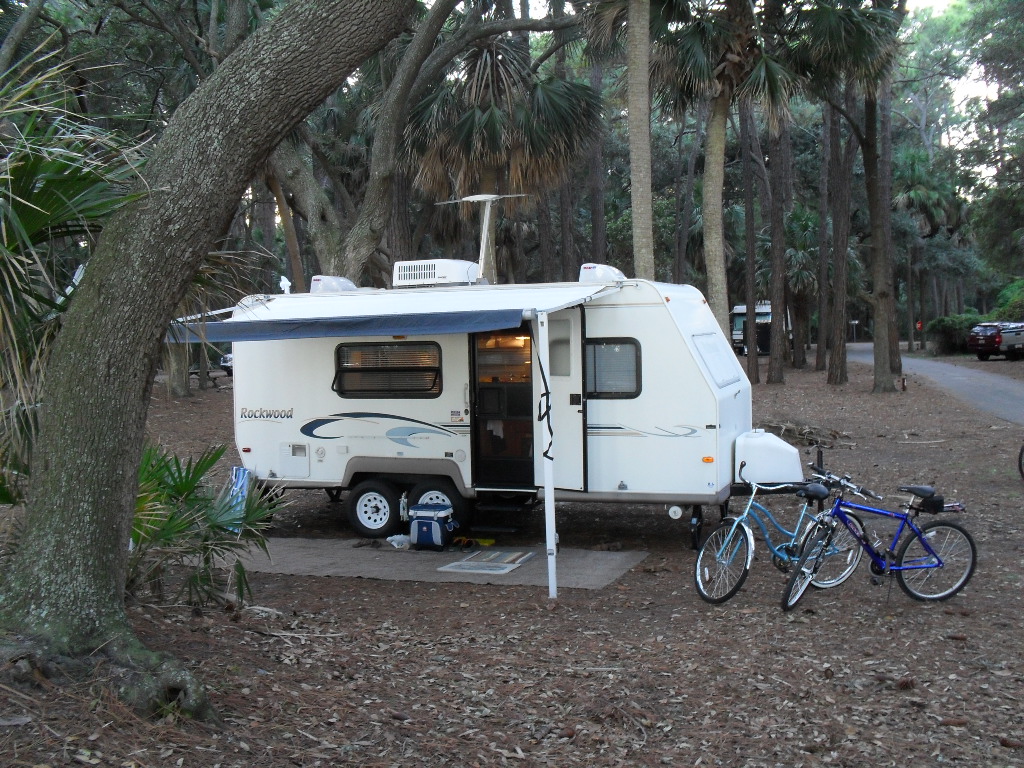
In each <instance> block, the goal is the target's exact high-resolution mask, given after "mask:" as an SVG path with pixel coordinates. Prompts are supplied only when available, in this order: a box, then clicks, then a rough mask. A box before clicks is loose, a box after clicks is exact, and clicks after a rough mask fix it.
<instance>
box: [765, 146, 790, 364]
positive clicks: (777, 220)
mask: <svg viewBox="0 0 1024 768" xmlns="http://www.w3.org/2000/svg"><path fill="white" fill-rule="evenodd" d="M788 140H789V132H788V131H780V132H779V133H778V134H773V135H772V136H771V137H770V138H769V149H768V157H769V158H771V160H770V162H769V164H768V178H769V179H770V184H769V186H770V187H771V190H772V200H771V210H770V213H769V219H770V221H771V237H772V239H771V246H770V250H771V258H772V274H771V302H772V325H771V349H770V351H769V355H768V378H767V382H768V383H769V384H783V383H785V381H786V376H785V373H784V372H783V364H784V363H785V361H786V360H787V359H788V357H789V339H788V338H787V337H788V333H787V329H788V325H789V323H788V322H787V308H786V190H787V188H788V186H789V184H790V183H791V180H792V173H791V171H790V168H789V163H788V162H787V161H788V158H789V153H788V152H787V151H786V150H785V142H787V141H788Z"/></svg>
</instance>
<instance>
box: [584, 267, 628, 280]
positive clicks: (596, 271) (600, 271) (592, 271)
mask: <svg viewBox="0 0 1024 768" xmlns="http://www.w3.org/2000/svg"><path fill="white" fill-rule="evenodd" d="M625 279H626V276H625V275H624V274H622V270H620V269H616V268H615V267H613V266H610V265H608V264H584V265H583V266H582V267H580V282H581V283H618V282H621V281H622V280H625Z"/></svg>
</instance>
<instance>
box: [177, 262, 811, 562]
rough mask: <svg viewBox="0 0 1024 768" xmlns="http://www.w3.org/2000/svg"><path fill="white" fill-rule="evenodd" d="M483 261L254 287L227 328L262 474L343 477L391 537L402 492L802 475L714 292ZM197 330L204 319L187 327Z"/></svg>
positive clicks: (687, 490) (292, 481)
mask: <svg viewBox="0 0 1024 768" xmlns="http://www.w3.org/2000/svg"><path fill="white" fill-rule="evenodd" d="M476 275H477V265H476V264H474V263H471V262H456V261H451V260H447V261H430V262H403V263H399V264H398V265H396V274H395V279H394V285H395V287H394V288H391V289H387V290H383V289H354V288H351V287H346V286H343V285H334V284H332V281H331V280H330V279H322V280H320V281H318V285H319V289H318V290H317V291H316V292H312V293H307V294H289V295H273V296H251V297H248V298H246V299H244V300H243V301H242V302H240V303H239V304H238V306H237V307H236V308H235V310H234V312H233V315H232V317H231V318H230V319H227V320H225V321H223V322H215V323H207V324H206V325H205V327H204V328H203V331H202V332H203V334H204V335H205V337H206V338H207V340H209V341H233V342H234V343H233V348H232V352H233V355H234V378H233V380H234V399H235V407H234V421H235V438H236V443H237V446H238V451H239V453H240V455H241V458H242V462H243V463H244V465H245V467H246V468H248V469H249V470H250V471H251V472H252V473H253V474H254V475H255V477H256V478H257V479H259V480H260V481H263V482H265V483H268V484H273V485H274V486H277V487H280V488H323V489H326V490H327V492H328V493H329V494H331V496H332V497H333V498H338V497H339V495H340V494H341V492H342V491H349V494H348V499H347V504H348V510H349V515H350V519H351V522H352V525H353V526H354V527H355V528H356V530H357V531H359V532H361V533H362V534H364V535H367V536H385V535H388V534H390V533H393V532H395V531H396V530H397V529H398V527H399V526H400V525H401V519H400V508H401V504H400V499H401V497H402V495H403V494H405V495H406V499H407V503H408V505H413V504H418V503H450V504H451V505H452V507H453V509H454V511H455V513H456V516H457V517H458V516H459V515H460V514H464V513H465V511H466V510H467V508H468V505H470V504H473V503H487V502H489V501H504V500H508V499H517V498H518V499H522V500H533V499H538V498H543V499H544V501H545V505H546V508H547V509H548V510H549V514H548V520H549V546H548V549H549V555H553V549H554V545H553V541H554V530H553V524H554V523H553V521H554V516H553V509H554V506H553V505H554V502H555V501H556V500H557V501H565V500H576V501H579V500H588V499H589V500H595V501H602V502H626V503H664V504H665V505H667V506H670V507H671V510H670V511H671V512H672V513H673V515H674V516H679V515H680V514H681V509H680V507H681V506H683V505H718V504H722V503H724V502H725V501H726V500H727V499H728V497H729V494H730V490H731V487H732V485H733V483H734V482H737V481H739V480H740V478H739V477H738V470H739V467H740V466H741V463H742V464H743V465H744V477H743V479H745V480H748V481H749V480H756V481H760V482H771V481H777V482H787V481H798V480H800V479H802V470H801V466H800V460H799V455H798V452H797V451H796V449H795V448H793V447H791V446H789V445H788V444H787V443H785V442H784V441H782V440H780V439H779V438H777V437H775V436H774V435H771V434H767V433H764V432H761V431H756V430H751V392H750V383H749V382H748V380H747V378H746V375H745V374H744V372H743V370H742V368H741V367H740V364H739V362H738V361H737V359H736V356H735V355H734V354H733V353H732V350H731V348H730V344H729V340H728V339H727V338H726V336H725V335H724V334H723V333H722V330H721V328H720V327H719V325H718V323H717V322H716V320H715V318H714V316H713V314H712V313H711V310H710V309H709V307H708V305H707V302H706V301H705V299H704V297H703V296H702V295H701V294H700V292H699V291H698V290H697V289H695V288H693V287H691V286H683V285H668V284H663V283H656V282H650V281H646V280H634V279H627V278H625V277H624V276H623V275H622V273H621V272H619V271H618V270H615V269H614V268H610V267H604V266H600V265H592V264H588V265H585V266H584V268H583V269H582V270H581V277H580V281H579V282H576V283H552V284H529V285H485V284H478V283H476V282H474V281H475V280H476ZM193 327H194V326H193Z"/></svg>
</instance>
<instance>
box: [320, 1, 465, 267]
mask: <svg viewBox="0 0 1024 768" xmlns="http://www.w3.org/2000/svg"><path fill="white" fill-rule="evenodd" d="M456 5H458V0H440V1H439V2H437V3H435V4H434V6H433V7H432V8H431V9H430V12H429V13H428V14H427V17H426V19H424V22H423V24H422V25H421V26H420V27H419V29H418V30H417V32H416V36H415V37H414V38H413V41H412V43H410V44H409V46H408V47H407V48H406V50H405V53H404V55H403V56H402V60H401V62H400V64H399V66H398V69H397V71H396V72H395V75H394V78H393V79H392V81H391V84H390V86H389V87H388V90H387V93H386V94H385V96H384V100H383V104H382V105H381V109H380V113H379V114H378V116H377V120H376V123H375V125H376V133H375V136H374V141H373V148H372V154H371V156H370V178H369V180H368V182H367V184H366V193H365V195H364V197H363V203H362V205H361V206H360V207H359V215H358V216H357V217H356V220H355V222H354V223H353V224H352V228H351V229H350V230H349V231H348V235H347V236H346V237H345V245H344V248H345V250H344V258H343V260H342V262H341V263H340V264H337V265H333V269H334V270H335V271H334V274H338V275H345V276H346V277H348V278H349V279H351V280H353V281H355V282H356V283H358V282H359V281H360V279H361V278H362V276H363V271H364V269H365V267H366V263H367V262H368V261H369V259H370V256H372V255H373V253H374V251H375V250H376V248H377V246H378V245H379V244H380V240H381V237H382V236H383V235H384V231H385V230H386V229H387V226H388V221H389V220H390V217H391V206H392V203H393V200H392V196H391V185H392V184H393V183H394V175H395V172H396V170H397V167H398V141H399V138H400V137H401V135H402V130H403V128H404V127H405V123H406V117H407V115H408V110H409V94H410V93H412V90H413V85H414V84H415V82H416V77H417V75H419V73H420V67H421V66H422V65H423V62H424V61H426V59H427V56H428V55H429V54H430V52H431V50H433V48H434V43H435V41H436V40H437V35H438V33H439V32H440V30H441V27H442V26H443V25H444V22H445V21H446V20H447V19H448V16H449V15H450V14H451V11H452V9H453V8H454V7H455V6H456Z"/></svg>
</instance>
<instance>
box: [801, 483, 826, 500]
mask: <svg viewBox="0 0 1024 768" xmlns="http://www.w3.org/2000/svg"><path fill="white" fill-rule="evenodd" d="M828 494H829V490H828V488H826V487H825V486H824V485H822V484H821V483H808V484H807V485H805V486H804V487H803V488H801V489H800V490H799V491H797V492H796V495H797V496H799V497H800V498H802V499H811V500H812V501H824V500H825V499H827V498H828Z"/></svg>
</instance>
